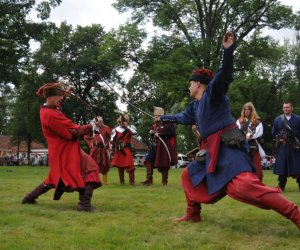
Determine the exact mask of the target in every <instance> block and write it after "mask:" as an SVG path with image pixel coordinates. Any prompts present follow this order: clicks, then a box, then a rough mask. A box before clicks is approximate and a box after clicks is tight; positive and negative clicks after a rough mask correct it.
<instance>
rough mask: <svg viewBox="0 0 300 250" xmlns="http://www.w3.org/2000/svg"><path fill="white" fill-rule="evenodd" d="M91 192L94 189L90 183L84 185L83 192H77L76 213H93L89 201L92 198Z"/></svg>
mask: <svg viewBox="0 0 300 250" xmlns="http://www.w3.org/2000/svg"><path fill="white" fill-rule="evenodd" d="M93 191H94V187H93V185H92V184H90V183H87V184H86V185H85V189H84V190H80V191H79V202H78V205H77V210H78V211H86V212H92V211H94V208H93V207H92V204H91V199H92V197H93Z"/></svg>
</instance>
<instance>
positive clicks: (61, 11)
mask: <svg viewBox="0 0 300 250" xmlns="http://www.w3.org/2000/svg"><path fill="white" fill-rule="evenodd" d="M115 2H116V0H62V3H61V5H60V6H58V7H57V8H55V9H53V10H52V12H51V16H50V18H49V21H52V22H54V23H56V25H60V23H61V22H63V21H66V22H67V23H68V24H72V25H73V26H76V25H81V26H87V25H90V24H101V25H102V26H103V27H105V29H106V30H107V31H108V30H110V29H112V28H118V26H119V25H120V24H124V23H125V22H126V20H127V19H128V18H129V13H127V14H120V13H119V12H118V11H117V10H116V9H115V8H114V7H113V6H112V3H115ZM281 2H282V3H283V4H285V5H289V6H293V11H294V12H296V11H300V1H299V0H282V1H281ZM265 33H266V34H268V35H270V36H272V37H274V38H275V39H277V40H283V39H285V38H288V39H291V40H293V41H294V40H295V35H296V33H295V31H292V30H280V31H272V30H267V31H265ZM131 75H132V72H131V71H130V70H129V71H126V72H124V73H123V77H124V78H125V79H129V77H130V76H131ZM116 90H117V89H116ZM117 91H118V92H119V91H120V90H117ZM117 103H118V106H119V108H121V110H123V111H125V110H126V105H124V103H123V104H121V102H120V100H119V101H118V102H117Z"/></svg>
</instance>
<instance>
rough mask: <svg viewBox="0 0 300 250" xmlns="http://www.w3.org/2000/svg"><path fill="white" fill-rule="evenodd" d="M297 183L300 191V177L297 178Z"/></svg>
mask: <svg viewBox="0 0 300 250" xmlns="http://www.w3.org/2000/svg"><path fill="white" fill-rule="evenodd" d="M297 183H298V188H299V191H300V178H297Z"/></svg>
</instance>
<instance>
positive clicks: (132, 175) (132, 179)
mask: <svg viewBox="0 0 300 250" xmlns="http://www.w3.org/2000/svg"><path fill="white" fill-rule="evenodd" d="M128 174H129V183H130V185H135V180H134V170H133V171H130V172H129V173H128Z"/></svg>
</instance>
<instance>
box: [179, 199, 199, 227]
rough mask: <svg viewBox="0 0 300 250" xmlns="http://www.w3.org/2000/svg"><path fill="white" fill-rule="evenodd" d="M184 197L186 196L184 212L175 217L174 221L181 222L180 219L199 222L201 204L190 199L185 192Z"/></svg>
mask: <svg viewBox="0 0 300 250" xmlns="http://www.w3.org/2000/svg"><path fill="white" fill-rule="evenodd" d="M185 198H186V202H187V208H186V214H185V215H184V216H182V217H180V218H177V219H175V221H177V222H182V221H193V222H200V221H201V216H200V211H201V204H200V203H196V202H193V201H191V200H190V199H189V198H188V197H187V195H186V193H185Z"/></svg>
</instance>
